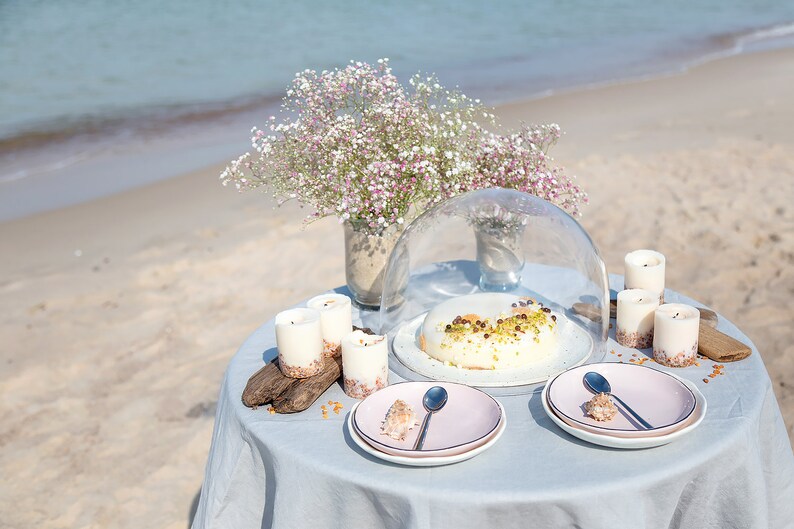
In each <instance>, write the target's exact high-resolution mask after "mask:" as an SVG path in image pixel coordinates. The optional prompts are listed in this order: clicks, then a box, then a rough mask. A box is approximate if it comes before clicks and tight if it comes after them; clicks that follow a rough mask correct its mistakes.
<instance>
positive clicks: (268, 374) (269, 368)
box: [243, 360, 295, 408]
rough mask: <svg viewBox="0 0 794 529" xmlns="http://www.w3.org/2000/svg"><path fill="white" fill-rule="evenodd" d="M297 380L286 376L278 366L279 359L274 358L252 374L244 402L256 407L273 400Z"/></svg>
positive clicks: (246, 388) (244, 394)
mask: <svg viewBox="0 0 794 529" xmlns="http://www.w3.org/2000/svg"><path fill="white" fill-rule="evenodd" d="M294 382H295V379H294V378H289V377H285V376H284V375H283V374H282V373H281V370H279V368H278V360H273V361H272V362H270V363H269V364H267V365H265V367H263V368H262V369H260V370H259V371H257V372H256V373H254V374H253V375H251V378H249V379H248V384H246V385H245V389H244V390H243V404H245V405H246V406H248V407H249V408H256V407H257V406H262V405H263V404H267V403H268V402H270V401H272V400H273V399H274V398H275V397H277V396H279V395H280V394H281V393H282V392H283V391H284V390H286V389H287V388H288V387H289V386H290V385H292V384H293V383H294Z"/></svg>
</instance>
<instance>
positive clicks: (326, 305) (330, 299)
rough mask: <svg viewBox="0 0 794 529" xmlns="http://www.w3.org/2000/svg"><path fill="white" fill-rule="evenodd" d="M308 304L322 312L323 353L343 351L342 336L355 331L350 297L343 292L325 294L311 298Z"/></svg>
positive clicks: (328, 355) (332, 353) (329, 353)
mask: <svg viewBox="0 0 794 529" xmlns="http://www.w3.org/2000/svg"><path fill="white" fill-rule="evenodd" d="M306 306H307V307H309V308H310V309H315V310H317V311H319V312H320V326H321V328H322V332H323V355H324V356H327V357H332V356H337V355H338V354H339V353H340V352H341V351H342V338H344V337H345V336H347V335H348V334H350V333H351V332H352V331H353V312H352V304H351V302H350V298H349V297H347V296H345V295H342V294H323V295H321V296H316V297H313V298H312V299H310V300H309V301H308V302H307V303H306Z"/></svg>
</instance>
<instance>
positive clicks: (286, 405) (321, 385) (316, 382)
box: [273, 356, 342, 413]
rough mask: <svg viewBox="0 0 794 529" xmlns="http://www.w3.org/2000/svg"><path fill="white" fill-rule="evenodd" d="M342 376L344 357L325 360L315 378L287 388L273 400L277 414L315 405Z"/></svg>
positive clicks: (300, 381)
mask: <svg viewBox="0 0 794 529" xmlns="http://www.w3.org/2000/svg"><path fill="white" fill-rule="evenodd" d="M341 374H342V357H341V356H337V357H334V358H325V359H324V361H323V370H322V371H321V372H320V373H319V374H317V375H314V376H313V377H309V378H303V379H301V380H298V381H296V382H295V383H294V384H291V385H290V386H288V387H287V389H285V390H284V391H283V392H281V394H279V395H278V396H277V397H275V398H274V399H273V409H275V410H276V413H295V412H298V411H303V410H305V409H307V408H308V407H309V406H311V405H312V404H314V401H316V400H317V399H318V398H320V396H321V395H322V394H323V393H325V390H327V389H328V388H329V387H331V385H332V384H333V383H334V382H336V381H337V380H338V379H339V377H340V375H341Z"/></svg>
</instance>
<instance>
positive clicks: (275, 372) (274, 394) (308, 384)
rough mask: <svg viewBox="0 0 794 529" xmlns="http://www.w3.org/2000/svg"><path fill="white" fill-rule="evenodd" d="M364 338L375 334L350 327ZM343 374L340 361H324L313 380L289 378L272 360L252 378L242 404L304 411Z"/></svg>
mask: <svg viewBox="0 0 794 529" xmlns="http://www.w3.org/2000/svg"><path fill="white" fill-rule="evenodd" d="M353 329H354V330H362V331H364V332H365V333H367V334H375V333H374V332H372V329H369V328H366V327H355V326H354V327H353ZM341 374H342V357H341V355H339V356H337V357H335V358H324V359H323V369H322V371H320V373H319V374H317V375H314V376H313V377H309V378H304V379H297V378H289V377H287V376H284V374H282V373H281V370H280V369H279V368H278V360H276V359H274V360H273V361H272V362H270V363H269V364H267V365H265V367H263V368H262V369H260V370H259V371H257V372H256V373H254V374H253V375H251V378H249V379H248V383H247V384H246V385H245V389H244V390H243V395H242V401H243V404H245V405H246V406H248V407H249V408H257V407H258V406H263V405H265V404H267V403H269V402H272V403H273V408H274V409H275V411H276V412H278V413H295V412H298V411H303V410H305V409H306V408H308V407H309V406H311V405H312V403H314V401H316V400H317V399H318V398H319V397H320V395H322V394H323V393H325V391H326V390H327V389H328V388H329V387H331V385H332V384H333V383H334V382H336V380H337V379H338V378H339V376H340V375H341Z"/></svg>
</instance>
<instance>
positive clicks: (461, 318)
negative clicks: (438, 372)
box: [419, 293, 557, 369]
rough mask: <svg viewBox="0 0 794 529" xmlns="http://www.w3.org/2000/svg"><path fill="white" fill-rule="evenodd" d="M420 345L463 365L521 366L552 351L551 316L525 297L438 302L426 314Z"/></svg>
mask: <svg viewBox="0 0 794 529" xmlns="http://www.w3.org/2000/svg"><path fill="white" fill-rule="evenodd" d="M419 342H420V344H419V345H420V347H421V348H422V350H423V351H424V352H425V353H427V354H428V355H430V356H431V357H432V358H435V359H436V360H439V361H441V362H444V363H445V364H447V365H454V366H457V367H461V368H466V369H508V368H516V367H522V366H525V365H527V364H531V363H533V362H537V361H538V360H542V359H544V358H546V357H548V356H549V355H551V354H552V353H554V351H555V348H556V346H557V316H556V315H555V314H552V312H551V309H549V308H547V307H544V306H543V304H541V303H538V302H536V301H535V300H533V299H531V298H526V297H518V296H514V295H511V294H496V293H493V294H492V293H482V294H470V295H468V296H460V297H457V298H453V299H450V300H447V301H445V302H443V303H440V304H438V305H437V306H436V307H434V308H433V309H432V310H431V311H430V312H428V313H427V316H426V317H425V320H424V322H423V323H422V334H421V335H420V336H419Z"/></svg>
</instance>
